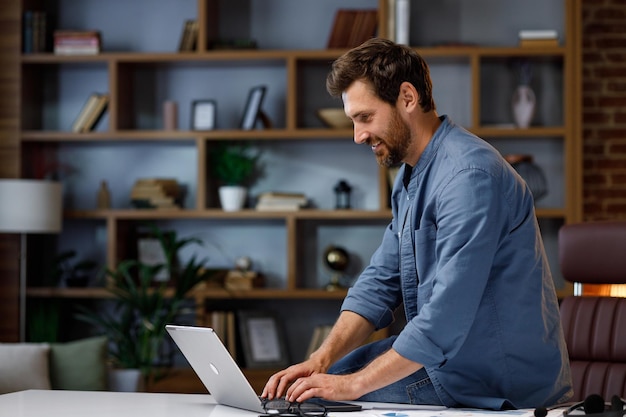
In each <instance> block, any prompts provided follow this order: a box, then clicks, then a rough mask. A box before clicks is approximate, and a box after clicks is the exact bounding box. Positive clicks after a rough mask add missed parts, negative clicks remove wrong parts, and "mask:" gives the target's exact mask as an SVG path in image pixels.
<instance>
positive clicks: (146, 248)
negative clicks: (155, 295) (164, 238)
mask: <svg viewBox="0 0 626 417" xmlns="http://www.w3.org/2000/svg"><path fill="white" fill-rule="evenodd" d="M137 255H138V258H139V262H141V263H142V264H146V265H149V266H154V265H167V256H166V255H165V250H163V245H162V244H161V241H160V240H159V238H157V237H156V236H150V235H145V236H141V237H139V239H137ZM169 280H170V274H169V272H168V270H167V268H165V267H164V268H161V270H160V271H159V272H158V273H157V274H156V275H155V276H154V281H155V282H167V281H169Z"/></svg>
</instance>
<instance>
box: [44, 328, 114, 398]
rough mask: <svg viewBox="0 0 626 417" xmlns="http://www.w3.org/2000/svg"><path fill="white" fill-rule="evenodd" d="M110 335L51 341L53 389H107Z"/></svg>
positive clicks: (51, 378) (51, 379)
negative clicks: (107, 360) (62, 341)
mask: <svg viewBox="0 0 626 417" xmlns="http://www.w3.org/2000/svg"><path fill="white" fill-rule="evenodd" d="M106 359H107V338H106V336H98V337H90V338H87V339H81V340H76V341H73V342H67V343H51V344H50V381H51V385H52V389H67V390H78V391H104V390H106V389H107V368H106Z"/></svg>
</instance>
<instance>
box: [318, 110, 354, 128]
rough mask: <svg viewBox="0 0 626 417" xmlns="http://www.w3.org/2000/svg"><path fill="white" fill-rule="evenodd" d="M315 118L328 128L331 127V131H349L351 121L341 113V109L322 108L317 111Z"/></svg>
mask: <svg viewBox="0 0 626 417" xmlns="http://www.w3.org/2000/svg"><path fill="white" fill-rule="evenodd" d="M317 116H318V117H319V118H320V119H321V120H322V121H323V122H324V123H326V125H328V127H332V128H333V129H350V128H352V120H350V118H349V117H348V116H346V113H345V112H344V111H343V108H341V107H340V108H334V107H329V108H323V109H319V110H318V111H317Z"/></svg>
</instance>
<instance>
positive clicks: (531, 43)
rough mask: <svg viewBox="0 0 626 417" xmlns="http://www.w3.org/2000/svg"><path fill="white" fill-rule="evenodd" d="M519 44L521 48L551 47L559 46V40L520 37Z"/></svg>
mask: <svg viewBox="0 0 626 417" xmlns="http://www.w3.org/2000/svg"><path fill="white" fill-rule="evenodd" d="M519 46H521V47H523V48H552V47H555V46H559V40H558V39H557V38H553V39H520V40H519Z"/></svg>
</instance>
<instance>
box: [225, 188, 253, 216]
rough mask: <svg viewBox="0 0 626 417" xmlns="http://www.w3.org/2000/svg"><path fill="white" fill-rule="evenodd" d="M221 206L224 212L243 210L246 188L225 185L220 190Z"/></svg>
mask: <svg viewBox="0 0 626 417" xmlns="http://www.w3.org/2000/svg"><path fill="white" fill-rule="evenodd" d="M218 191H219V195H220V204H221V205H222V209H223V210H224V211H237V210H241V209H242V208H243V206H244V204H245V202H246V194H247V192H248V190H247V188H246V187H241V186H239V185H224V186H222V187H220V188H219V190H218Z"/></svg>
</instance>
